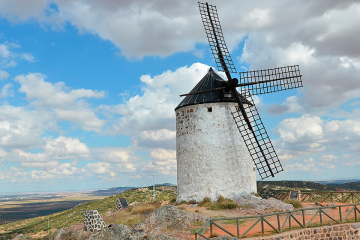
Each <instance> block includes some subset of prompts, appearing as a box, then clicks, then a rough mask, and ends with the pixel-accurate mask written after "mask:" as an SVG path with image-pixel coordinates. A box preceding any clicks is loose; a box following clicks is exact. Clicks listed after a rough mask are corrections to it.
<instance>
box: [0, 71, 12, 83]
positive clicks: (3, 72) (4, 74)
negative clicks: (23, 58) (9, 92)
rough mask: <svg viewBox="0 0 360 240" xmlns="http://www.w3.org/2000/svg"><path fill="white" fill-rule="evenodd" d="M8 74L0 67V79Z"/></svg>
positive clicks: (5, 77)
mask: <svg viewBox="0 0 360 240" xmlns="http://www.w3.org/2000/svg"><path fill="white" fill-rule="evenodd" d="M9 76H10V75H9V73H7V72H6V71H4V70H1V69H0V81H2V80H4V79H7V78H8V77H9Z"/></svg>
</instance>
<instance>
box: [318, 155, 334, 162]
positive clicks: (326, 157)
mask: <svg viewBox="0 0 360 240" xmlns="http://www.w3.org/2000/svg"><path fill="white" fill-rule="evenodd" d="M336 159H338V157H337V156H335V155H332V154H326V155H323V156H321V157H320V160H322V161H324V162H333V161H334V160H336Z"/></svg>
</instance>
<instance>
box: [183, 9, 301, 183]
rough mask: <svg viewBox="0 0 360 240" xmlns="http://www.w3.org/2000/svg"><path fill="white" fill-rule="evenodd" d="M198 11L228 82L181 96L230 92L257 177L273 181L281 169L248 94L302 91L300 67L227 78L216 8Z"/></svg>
mask: <svg viewBox="0 0 360 240" xmlns="http://www.w3.org/2000/svg"><path fill="white" fill-rule="evenodd" d="M199 10H200V15H201V19H202V22H203V24H204V28H205V32H206V36H207V38H208V41H209V45H210V48H211V51H212V54H213V56H214V59H215V62H216V65H217V68H218V70H219V71H223V72H225V74H226V77H227V80H228V81H227V83H226V85H225V86H223V87H219V86H217V87H216V88H213V89H199V90H198V91H193V92H191V93H189V94H183V95H181V96H188V95H195V94H206V93H208V92H211V91H219V90H223V91H224V92H226V93H229V92H231V97H232V98H233V100H234V101H235V102H237V103H238V106H237V107H236V110H235V111H234V112H232V116H233V118H234V120H235V123H236V125H237V128H238V129H239V132H240V134H241V136H242V138H243V140H244V142H245V145H246V146H247V148H248V150H249V152H250V155H251V157H252V159H253V161H254V163H255V166H256V168H257V170H258V172H259V174H260V177H261V178H262V179H264V178H267V177H270V176H272V177H274V174H276V173H279V172H281V171H283V168H282V166H281V163H280V161H279V158H278V156H277V154H276V152H275V150H274V147H273V145H272V143H271V141H270V138H269V136H268V134H267V132H266V130H265V127H264V124H263V123H262V121H261V118H260V115H259V112H258V111H257V109H256V107H255V104H254V101H253V99H252V97H251V94H252V95H258V94H264V93H271V92H279V91H282V90H286V89H292V88H299V87H302V81H301V75H300V70H299V66H298V65H295V66H288V67H281V68H274V69H267V70H259V71H248V72H241V73H240V82H238V80H237V79H236V78H232V77H231V74H230V73H236V68H235V66H234V63H233V61H232V59H231V56H230V53H229V50H228V48H227V46H226V43H225V39H224V35H223V32H222V29H221V25H220V20H219V16H218V13H217V10H216V7H215V6H213V5H210V4H208V3H201V2H199ZM236 87H241V89H242V90H241V93H240V94H239V93H238V92H237V90H236ZM224 95H225V94H224ZM241 98H243V99H247V100H248V101H247V103H245V104H244V101H243V100H242V99H241Z"/></svg>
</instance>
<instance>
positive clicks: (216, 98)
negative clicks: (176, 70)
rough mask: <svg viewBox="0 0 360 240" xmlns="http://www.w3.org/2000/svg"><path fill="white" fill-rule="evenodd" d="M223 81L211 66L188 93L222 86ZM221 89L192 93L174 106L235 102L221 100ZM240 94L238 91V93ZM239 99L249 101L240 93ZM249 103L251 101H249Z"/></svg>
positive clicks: (233, 100) (244, 101) (232, 100)
mask: <svg viewBox="0 0 360 240" xmlns="http://www.w3.org/2000/svg"><path fill="white" fill-rule="evenodd" d="M224 83H226V81H224V80H223V79H222V78H221V77H220V76H219V75H217V74H216V73H215V72H214V70H213V69H212V68H210V69H209V71H208V73H207V74H206V75H205V76H204V77H203V78H202V79H201V80H200V82H199V83H198V84H197V85H196V86H195V87H194V88H193V89H192V90H191V91H190V93H194V92H200V91H205V90H209V89H214V88H219V87H223V86H224ZM221 91H222V90H217V91H211V92H206V93H199V94H194V95H188V96H186V97H185V98H184V99H183V100H182V101H181V102H180V104H179V105H177V107H176V108H175V110H177V109H178V108H181V107H185V106H189V105H195V104H202V103H214V102H236V100H235V99H227V100H223V99H221V98H220V94H221ZM238 94H239V95H240V93H238ZM240 99H241V100H242V102H243V103H249V102H248V101H247V100H246V99H245V98H244V97H243V96H241V95H240ZM250 104H251V103H250Z"/></svg>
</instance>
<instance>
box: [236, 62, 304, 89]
mask: <svg viewBox="0 0 360 240" xmlns="http://www.w3.org/2000/svg"><path fill="white" fill-rule="evenodd" d="M239 74H240V80H239V84H238V85H237V86H238V87H241V88H242V89H243V90H248V91H249V92H250V94H251V95H258V94H265V93H272V92H280V91H283V90H287V89H293V88H300V87H302V86H303V85H302V80H301V75H300V69H299V65H294V66H287V67H279V68H273V69H265V70H257V71H248V72H240V73H239Z"/></svg>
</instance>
